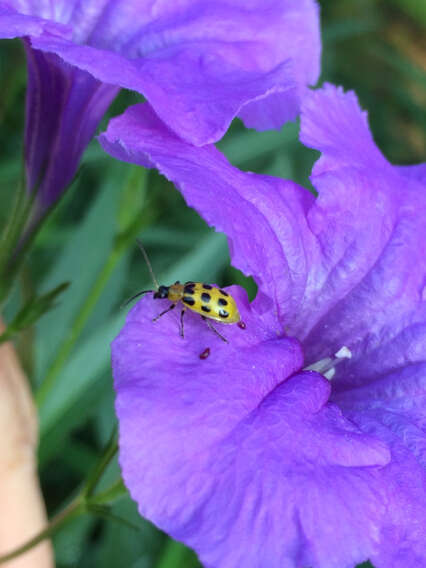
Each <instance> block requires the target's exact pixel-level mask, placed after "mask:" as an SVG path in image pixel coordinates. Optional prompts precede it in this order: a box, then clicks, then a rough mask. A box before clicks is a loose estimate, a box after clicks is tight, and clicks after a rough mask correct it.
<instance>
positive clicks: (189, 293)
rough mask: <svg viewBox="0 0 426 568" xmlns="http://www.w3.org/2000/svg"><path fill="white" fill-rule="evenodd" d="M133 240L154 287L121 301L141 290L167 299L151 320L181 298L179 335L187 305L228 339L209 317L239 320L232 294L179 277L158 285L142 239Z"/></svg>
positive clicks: (156, 298) (157, 297)
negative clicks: (184, 280) (140, 253)
mask: <svg viewBox="0 0 426 568" xmlns="http://www.w3.org/2000/svg"><path fill="white" fill-rule="evenodd" d="M136 242H137V243H138V245H139V248H140V249H141V251H142V254H143V256H144V259H145V262H146V264H147V266H148V269H149V272H150V274H151V278H152V281H153V283H154V286H155V289H154V290H142V291H141V292H138V293H137V294H135V295H134V296H132V297H131V298H130V299H129V300H127V302H125V304H128V303H129V302H131V301H132V300H134V299H135V298H138V297H139V296H142V294H148V293H153V298H154V299H155V300H164V299H167V300H170V302H172V303H171V305H170V306H169V307H168V308H167V309H165V310H164V311H162V312H161V313H160V314H158V316H156V317H155V318H154V319H153V320H152V321H157V320H158V319H160V318H161V317H162V316H164V314H167V312H170V311H171V310H173V309H174V308H175V307H176V306H177V305H178V303H179V302H182V309H181V312H180V335H181V337H183V336H184V332H183V316H184V315H185V311H186V310H187V309H189V310H191V311H193V312H195V313H197V314H200V316H201V318H202V319H203V320H204V321H205V322H206V324H207V326H208V327H209V328H210V329H211V330H212V331H213V332H214V333H215V334H216V335H218V336H219V337H220V338H221V339H222V341H225V342H226V343H228V340H227V339H226V338H225V337H223V335H221V334H220V333H219V332H218V331H217V329H216V328H215V327H214V326H213V324H212V323H211V322H210V321H209V320H214V321H218V322H220V323H226V324H230V323H239V322H240V319H241V318H240V314H239V312H238V308H237V304H236V303H235V300H234V298H233V297H232V296H231V295H230V294H229V293H228V292H225V290H221V289H220V288H216V287H214V286H212V285H211V284H203V283H201V282H185V284H181V283H180V282H179V281H177V282H175V283H174V284H171V285H170V286H164V285H161V286H160V285H159V284H158V282H157V279H156V278H155V275H154V271H153V270H152V266H151V263H150V262H149V258H148V255H147V254H146V251H145V249H144V248H143V245H142V243H141V242H140V241H139V240H138V239H137V240H136Z"/></svg>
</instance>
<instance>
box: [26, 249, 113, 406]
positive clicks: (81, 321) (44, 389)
mask: <svg viewBox="0 0 426 568" xmlns="http://www.w3.org/2000/svg"><path fill="white" fill-rule="evenodd" d="M121 252H122V246H120V244H115V245H114V247H113V249H112V250H111V252H110V254H109V256H108V258H107V260H106V262H105V264H104V266H103V267H102V269H101V271H100V272H99V274H98V276H97V278H96V281H95V284H94V286H93V287H92V288H91V290H90V293H89V295H88V296H87V298H86V300H85V301H84V303H83V305H82V307H81V309H80V311H79V313H78V315H77V317H76V318H75V320H74V322H73V324H72V326H71V329H70V331H69V333H68V335H67V338H66V339H65V341H64V342H63V343H62V345H61V347H60V349H59V351H58V353H57V355H56V358H55V359H54V361H53V363H52V365H51V366H50V368H49V370H48V372H47V374H46V377H45V379H44V381H43V382H42V383H41V385H40V387H39V389H38V391H37V392H36V395H35V399H36V402H37V405H38V407H39V408H40V406H42V405H43V403H44V402H45V400H46V398H47V395H48V394H49V392H50V389H51V388H52V386H53V385H54V383H55V381H56V379H57V377H58V375H59V373H60V372H61V370H62V367H63V366H64V364H65V363H66V361H67V359H68V357H69V355H70V354H71V352H72V350H73V348H74V346H75V344H76V342H77V340H78V338H79V336H80V334H81V332H82V331H83V329H84V327H85V325H86V323H87V320H88V319H89V317H90V315H91V313H92V310H93V308H94V307H95V305H96V304H97V302H98V300H99V298H100V296H101V294H102V292H103V290H104V288H105V286H106V284H107V283H108V280H109V279H110V276H111V274H112V272H113V271H114V268H115V266H116V264H117V262H118V261H119V260H120V257H121Z"/></svg>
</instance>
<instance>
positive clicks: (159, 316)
mask: <svg viewBox="0 0 426 568" xmlns="http://www.w3.org/2000/svg"><path fill="white" fill-rule="evenodd" d="M175 307H176V304H172V305H171V306H169V307H168V308H167V310H164V311H162V312H161V314H158V316H156V317H155V318H154V319H153V320H152V321H157V320H158V319H160V318H161V316H164V314H167V312H170V310H173V308H175Z"/></svg>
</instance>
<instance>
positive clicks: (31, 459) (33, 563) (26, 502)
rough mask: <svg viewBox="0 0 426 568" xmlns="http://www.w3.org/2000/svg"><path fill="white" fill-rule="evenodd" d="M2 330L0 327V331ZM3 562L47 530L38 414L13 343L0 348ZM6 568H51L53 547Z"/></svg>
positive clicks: (31, 553)
mask: <svg viewBox="0 0 426 568" xmlns="http://www.w3.org/2000/svg"><path fill="white" fill-rule="evenodd" d="M3 329H4V326H3V324H2V323H1V322H0V331H2V330H3ZM0 432H1V436H0V504H1V515H0V556H1V555H3V554H7V553H9V552H11V551H12V550H14V549H15V548H17V547H18V546H21V545H22V544H24V543H25V542H26V541H27V540H29V539H30V538H32V537H34V536H35V535H36V534H38V533H39V532H40V531H41V530H43V529H44V528H45V527H46V524H47V519H46V511H45V508H44V503H43V498H42V495H41V491H40V486H39V481H38V476H37V465H36V450H37V439H38V424H37V414H36V410H35V407H34V404H33V399H32V396H31V391H30V388H29V386H28V382H27V379H26V377H25V375H24V373H23V371H22V368H21V366H20V364H19V361H18V358H17V356H16V353H15V350H14V347H13V345H12V344H11V343H5V344H4V345H2V346H0ZM4 565H5V566H6V567H7V568H34V567H37V568H52V567H53V566H54V561H53V552H52V547H51V544H50V542H43V543H41V544H39V545H38V546H36V547H34V548H33V549H31V550H30V551H28V552H26V553H25V554H23V555H22V556H19V557H17V558H16V559H14V560H11V561H9V562H7V563H5V564H4Z"/></svg>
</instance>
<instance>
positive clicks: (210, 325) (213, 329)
mask: <svg viewBox="0 0 426 568" xmlns="http://www.w3.org/2000/svg"><path fill="white" fill-rule="evenodd" d="M201 318H202V319H203V320H204V321H205V322H206V324H207V326H208V327H209V328H210V329H211V330H212V331H214V333H215V334H216V335H218V336H219V337H220V338H221V340H222V341H224V342H225V343H229V341H228V340H227V339H226V337H223V335H221V334H220V333H219V332H218V331H217V329H216V328H215V327H214V326H213V324H212V323H211V322H210V321H209V320H208V319H207V318H206V317H205V316H201Z"/></svg>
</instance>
